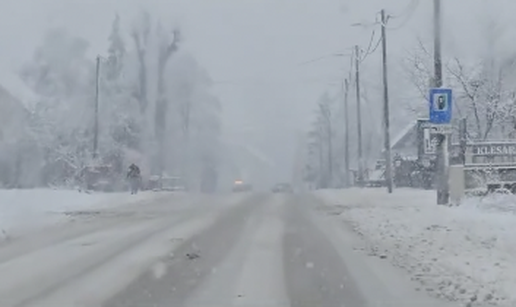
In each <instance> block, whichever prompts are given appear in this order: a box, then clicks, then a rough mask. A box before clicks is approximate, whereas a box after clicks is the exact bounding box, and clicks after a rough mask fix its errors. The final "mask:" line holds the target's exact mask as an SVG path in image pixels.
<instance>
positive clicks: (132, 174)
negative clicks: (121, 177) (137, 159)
mask: <svg viewBox="0 0 516 307" xmlns="http://www.w3.org/2000/svg"><path fill="white" fill-rule="evenodd" d="M140 178H141V175H140V168H139V167H138V166H136V164H134V163H133V164H131V165H130V166H129V171H128V172H127V179H128V180H129V185H130V187H131V194H136V193H138V188H139V186H140Z"/></svg>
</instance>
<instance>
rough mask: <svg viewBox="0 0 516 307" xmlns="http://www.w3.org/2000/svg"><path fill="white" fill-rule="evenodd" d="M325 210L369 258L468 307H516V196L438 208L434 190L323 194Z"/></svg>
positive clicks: (467, 200) (429, 289)
mask: <svg viewBox="0 0 516 307" xmlns="http://www.w3.org/2000/svg"><path fill="white" fill-rule="evenodd" d="M316 194H317V195H318V196H319V197H321V198H322V199H324V200H325V202H326V204H328V205H329V206H328V207H324V208H321V210H324V211H326V212H327V213H328V214H330V215H334V216H335V217H336V218H340V219H342V220H344V221H345V222H346V224H348V225H351V227H352V228H353V230H354V231H355V232H357V233H358V234H359V235H360V236H361V237H363V238H364V245H363V246H362V248H363V250H364V252H366V253H367V254H369V255H372V256H378V257H381V258H385V259H386V261H390V262H391V263H392V264H394V265H395V266H397V267H400V268H403V269H404V270H406V271H407V272H409V273H410V276H411V278H412V279H414V280H417V281H419V283H420V285H421V286H420V288H419V289H420V290H421V291H424V290H426V291H428V292H430V293H432V294H433V295H435V296H438V297H442V298H446V299H449V300H452V301H459V302H462V303H465V305H466V306H490V305H495V306H516V196H514V195H496V196H490V197H485V198H476V199H474V198H471V199H466V200H465V201H464V202H463V203H462V204H461V206H458V207H446V206H438V205H436V201H435V199H436V195H435V194H436V192H435V191H421V190H411V189H397V190H395V191H394V193H393V194H391V195H389V194H388V193H387V192H386V191H385V190H384V189H350V190H325V191H317V192H316Z"/></svg>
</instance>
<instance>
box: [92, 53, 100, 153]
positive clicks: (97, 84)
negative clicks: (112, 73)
mask: <svg viewBox="0 0 516 307" xmlns="http://www.w3.org/2000/svg"><path fill="white" fill-rule="evenodd" d="M99 87H100V56H97V67H96V75H95V114H94V116H95V123H94V127H93V159H96V158H97V156H98V146H99V93H100V88H99Z"/></svg>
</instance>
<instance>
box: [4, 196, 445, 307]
mask: <svg viewBox="0 0 516 307" xmlns="http://www.w3.org/2000/svg"><path fill="white" fill-rule="evenodd" d="M318 202H319V201H318V200H316V199H315V198H313V197H311V196H309V195H295V194H294V195H278V194H277V195H270V194H238V195H230V196H228V195H226V196H222V195H220V196H210V197H208V196H195V197H194V196H191V197H190V196H185V197H182V198H172V197H171V198H166V197H165V198H157V199H153V200H152V201H150V203H145V202H142V203H134V204H128V205H126V206H119V207H116V208H113V207H110V208H106V209H96V210H95V211H81V212H76V213H75V214H72V215H74V220H73V222H69V223H66V224H62V223H61V224H59V225H56V226H51V227H47V228H45V229H42V230H41V231H38V232H34V233H29V234H24V235H23V236H20V237H16V238H11V239H10V240H7V241H4V242H2V243H1V245H0V306H2V307H14V306H20V307H21V306H24V307H55V306H67V307H74V306H80V307H100V306H104V307H122V306H134V307H140V306H157V307H161V306H163V307H164V306H179V307H208V306H209V307H215V306H217V307H227V306H242V307H244V306H246V307H247V306H270V307H274V306H306V307H315V306H323V307H337V306H338V307H341V306H344V307H365V306H374V307H380V306H397V307H400V306H401V307H404V306H407V307H408V306H411V307H414V306H418V307H423V306H425V307H426V306H448V305H445V304H444V303H443V302H441V301H435V300H432V299H430V298H429V297H426V296H423V294H421V293H417V292H416V291H414V290H412V289H414V287H413V285H411V284H410V283H411V281H410V280H409V279H407V278H406V277H405V276H404V275H403V274H402V273H400V272H398V271H396V269H394V268H393V267H390V266H388V265H387V264H386V262H385V261H382V260H381V259H378V258H370V259H369V258H364V257H363V256H362V255H361V254H360V253H357V252H355V251H354V250H353V246H354V244H356V242H355V240H357V238H355V237H353V235H351V234H349V233H348V232H347V231H346V230H345V229H344V228H342V227H338V225H336V224H332V223H328V220H326V218H327V216H326V215H323V214H321V213H320V212H317V210H315V208H316V207H317V203H318Z"/></svg>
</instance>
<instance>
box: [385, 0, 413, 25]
mask: <svg viewBox="0 0 516 307" xmlns="http://www.w3.org/2000/svg"><path fill="white" fill-rule="evenodd" d="M419 3H420V0H412V1H411V2H410V4H409V5H408V6H407V9H405V12H404V13H402V14H400V15H398V16H395V15H388V16H387V21H388V20H389V19H391V18H392V19H397V18H401V17H402V16H404V15H407V17H406V18H405V20H403V21H402V22H401V24H399V25H398V26H396V27H387V25H385V27H386V28H387V29H388V30H391V31H395V30H399V29H401V28H403V27H404V26H405V25H406V24H407V23H408V22H409V21H410V19H411V18H412V16H413V15H414V13H415V12H416V9H417V8H418V6H419Z"/></svg>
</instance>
